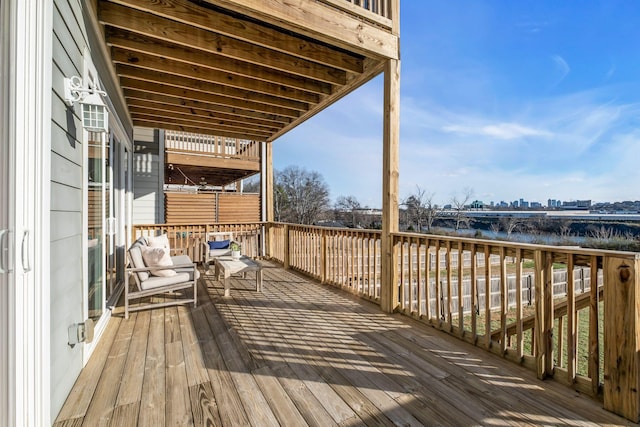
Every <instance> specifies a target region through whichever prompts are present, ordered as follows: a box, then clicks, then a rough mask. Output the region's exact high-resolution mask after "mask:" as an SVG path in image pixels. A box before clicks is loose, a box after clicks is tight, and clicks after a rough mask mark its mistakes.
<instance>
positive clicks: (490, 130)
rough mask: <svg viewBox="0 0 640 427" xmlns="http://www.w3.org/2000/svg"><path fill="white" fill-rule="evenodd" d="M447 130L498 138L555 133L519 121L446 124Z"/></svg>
mask: <svg viewBox="0 0 640 427" xmlns="http://www.w3.org/2000/svg"><path fill="white" fill-rule="evenodd" d="M442 130H443V131H445V132H450V133H460V134H464V135H479V136H490V137H492V138H497V139H507V140H509V139H518V138H523V137H527V136H540V137H545V138H547V137H551V136H553V134H552V133H551V132H547V131H545V130H539V129H534V128H531V127H527V126H522V125H519V124H517V123H498V124H488V125H485V126H480V127H469V126H462V125H450V126H445V127H444V128H443V129H442Z"/></svg>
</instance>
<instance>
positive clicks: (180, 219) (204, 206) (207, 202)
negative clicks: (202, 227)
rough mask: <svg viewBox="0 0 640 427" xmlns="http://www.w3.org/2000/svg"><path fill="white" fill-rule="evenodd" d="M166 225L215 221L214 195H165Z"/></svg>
mask: <svg viewBox="0 0 640 427" xmlns="http://www.w3.org/2000/svg"><path fill="white" fill-rule="evenodd" d="M164 209H165V222H166V223H167V224H185V223H189V224H207V223H212V222H217V221H216V195H215V194H213V193H211V194H190V193H165V195H164Z"/></svg>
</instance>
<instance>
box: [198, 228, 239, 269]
mask: <svg viewBox="0 0 640 427" xmlns="http://www.w3.org/2000/svg"><path fill="white" fill-rule="evenodd" d="M232 241H233V233H232V232H230V231H216V232H213V233H209V234H208V235H207V241H206V242H203V243H202V264H203V265H204V267H205V271H208V266H209V265H211V262H212V261H213V259H214V258H216V257H219V256H227V255H231V247H230V245H231V242H232Z"/></svg>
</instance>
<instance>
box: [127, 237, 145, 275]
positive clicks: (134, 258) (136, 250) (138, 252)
mask: <svg viewBox="0 0 640 427" xmlns="http://www.w3.org/2000/svg"><path fill="white" fill-rule="evenodd" d="M143 247H144V248H146V245H143V244H140V243H138V242H137V241H136V243H134V244H133V245H132V246H131V248H130V249H129V257H130V258H131V263H132V264H133V268H145V267H146V265H145V264H144V260H143V259H142V249H141V248H143ZM136 274H137V275H138V280H139V281H141V282H144V281H145V280H147V279H148V278H149V272H148V271H138V272H137V273H136Z"/></svg>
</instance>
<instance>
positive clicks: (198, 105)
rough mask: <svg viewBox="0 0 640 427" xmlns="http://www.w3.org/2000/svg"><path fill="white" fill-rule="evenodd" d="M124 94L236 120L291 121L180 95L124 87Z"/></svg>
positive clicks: (290, 119) (129, 97)
mask: <svg viewBox="0 0 640 427" xmlns="http://www.w3.org/2000/svg"><path fill="white" fill-rule="evenodd" d="M124 95H125V97H126V98H127V99H128V100H131V99H134V100H144V101H149V102H156V103H160V104H166V105H167V106H181V107H185V108H189V109H196V110H204V111H214V112H215V113H223V114H228V115H230V116H234V117H237V118H238V120H257V121H260V120H264V121H267V122H272V123H274V124H275V126H279V124H289V123H291V122H292V121H293V119H292V118H291V117H287V116H281V115H277V114H269V113H264V112H261V111H254V110H247V109H243V108H234V107H229V106H226V105H221V104H215V103H209V102H207V101H198V100H192V99H185V98H182V97H180V96H175V95H167V94H164V93H154V92H147V91H143V90H138V89H131V88H129V89H125V91H124Z"/></svg>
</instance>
